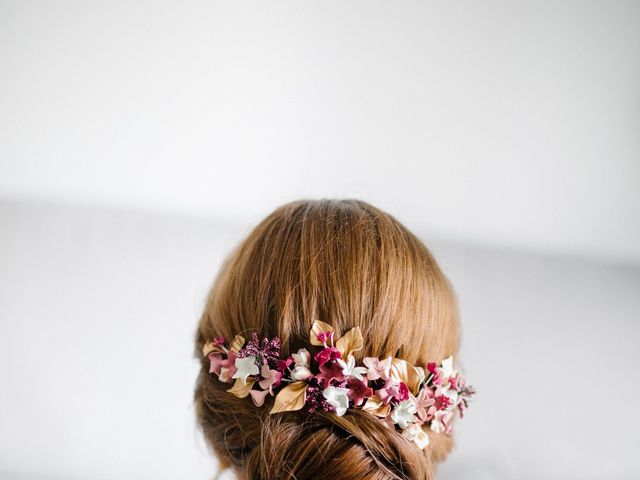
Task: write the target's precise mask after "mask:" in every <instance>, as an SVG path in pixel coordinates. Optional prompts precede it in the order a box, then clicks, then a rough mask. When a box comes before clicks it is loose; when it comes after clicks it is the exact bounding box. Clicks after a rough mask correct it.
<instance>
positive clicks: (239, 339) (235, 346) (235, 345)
mask: <svg viewBox="0 0 640 480" xmlns="http://www.w3.org/2000/svg"><path fill="white" fill-rule="evenodd" d="M244 342H245V339H244V337H243V336H242V335H236V336H235V337H233V341H232V342H231V346H230V347H229V350H233V351H234V352H238V351H240V349H241V348H242V346H243V345H244Z"/></svg>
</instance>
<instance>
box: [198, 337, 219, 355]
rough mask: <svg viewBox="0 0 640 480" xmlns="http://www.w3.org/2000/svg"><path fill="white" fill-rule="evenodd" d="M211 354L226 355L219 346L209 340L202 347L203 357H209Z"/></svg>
mask: <svg viewBox="0 0 640 480" xmlns="http://www.w3.org/2000/svg"><path fill="white" fill-rule="evenodd" d="M211 352H220V353H224V350H222V348H220V347H219V346H218V345H214V343H213V342H212V341H211V340H209V341H208V342H207V343H205V344H204V345H203V346H202V356H203V357H208V356H209V354H210V353H211Z"/></svg>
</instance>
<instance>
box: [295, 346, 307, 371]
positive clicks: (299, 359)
mask: <svg viewBox="0 0 640 480" xmlns="http://www.w3.org/2000/svg"><path fill="white" fill-rule="evenodd" d="M291 356H292V357H293V361H294V363H295V364H296V365H300V366H301V367H307V368H309V366H310V364H309V362H310V361H311V354H310V353H309V350H307V349H306V348H301V349H299V350H298V353H293V354H291Z"/></svg>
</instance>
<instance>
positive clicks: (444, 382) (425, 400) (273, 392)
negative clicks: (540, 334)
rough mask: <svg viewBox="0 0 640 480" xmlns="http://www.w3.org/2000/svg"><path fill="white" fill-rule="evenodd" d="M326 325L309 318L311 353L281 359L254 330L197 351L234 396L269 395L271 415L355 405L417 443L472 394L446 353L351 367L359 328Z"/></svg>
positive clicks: (445, 423)
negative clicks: (424, 360)
mask: <svg viewBox="0 0 640 480" xmlns="http://www.w3.org/2000/svg"><path fill="white" fill-rule="evenodd" d="M335 337H336V335H335V331H334V328H333V327H332V326H331V325H328V324H326V323H324V322H321V321H319V320H316V321H315V322H314V323H313V326H312V328H311V332H310V334H309V341H310V343H311V345H314V346H315V347H318V348H316V349H315V350H316V351H315V354H314V355H313V360H314V362H312V361H311V359H312V355H311V353H310V352H309V350H307V349H306V348H301V349H299V350H298V351H297V353H293V354H292V355H291V356H289V357H286V358H281V354H280V339H279V338H278V337H274V338H272V339H269V338H266V337H265V338H263V339H262V340H259V339H258V335H257V333H256V332H254V333H253V334H252V339H251V340H249V341H246V340H245V338H243V337H242V336H240V335H236V336H235V338H234V339H233V340H232V342H231V344H230V345H227V343H226V340H225V338H224V337H216V338H215V339H214V340H213V341H208V342H206V343H205V345H204V347H203V349H202V354H203V355H204V356H205V357H208V358H209V360H210V362H211V363H210V369H209V373H215V374H216V375H217V377H218V380H220V381H222V382H225V383H232V382H233V383H234V384H233V387H231V388H230V389H229V390H227V391H228V392H230V393H232V394H233V395H235V396H236V397H238V398H245V397H247V396H249V395H250V396H251V398H252V399H253V402H254V403H255V405H256V406H258V407H261V406H262V405H263V404H264V401H265V398H266V397H267V396H268V395H270V396H275V400H274V404H273V407H272V408H271V411H270V412H269V413H270V414H271V413H277V412H284V411H291V410H300V409H302V408H303V407H305V406H306V407H307V411H308V412H309V413H313V412H315V411H316V410H318V409H320V410H323V411H327V412H335V413H336V414H337V415H344V414H345V412H346V411H347V409H349V408H360V409H362V410H365V411H367V412H369V413H371V414H373V415H375V416H376V417H377V418H378V419H379V420H380V421H381V422H383V423H384V424H386V425H387V426H389V427H391V428H398V429H400V430H401V431H402V436H403V437H405V438H407V439H409V440H410V441H413V442H415V443H416V445H418V447H419V448H421V449H424V448H425V447H426V446H427V445H428V444H429V436H428V435H427V433H426V432H425V430H424V429H423V427H428V428H430V429H431V430H432V431H433V432H436V433H441V432H444V433H446V434H451V432H452V422H453V418H454V416H455V414H456V412H458V413H459V414H460V417H462V416H464V411H465V409H466V407H467V405H468V400H469V398H470V397H471V396H472V395H474V394H475V390H474V389H473V387H472V386H466V385H465V380H464V377H463V376H462V374H461V373H460V372H458V371H457V370H454V368H453V358H452V357H449V358H447V359H445V360H443V361H442V363H440V364H439V365H437V364H435V363H428V364H426V365H425V366H424V367H422V366H414V365H411V364H409V363H408V362H407V361H405V360H402V359H400V358H395V357H390V356H389V357H387V358H385V359H383V360H381V359H379V358H376V357H365V358H364V359H363V363H364V366H357V365H356V360H355V357H354V356H353V352H356V351H358V350H361V349H362V347H363V340H362V334H361V333H360V328H359V327H354V328H352V329H351V330H349V331H348V332H347V333H346V334H345V335H343V336H342V337H340V338H335Z"/></svg>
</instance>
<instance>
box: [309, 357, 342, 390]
mask: <svg viewBox="0 0 640 480" xmlns="http://www.w3.org/2000/svg"><path fill="white" fill-rule="evenodd" d="M316 378H317V379H318V380H320V381H321V382H322V385H323V386H324V387H325V388H326V387H328V386H329V385H330V383H331V380H337V381H339V382H341V381H343V380H344V374H343V373H342V367H341V366H340V365H338V364H337V363H336V362H330V363H327V362H325V363H323V364H322V365H321V366H320V373H319V374H317V375H316Z"/></svg>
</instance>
